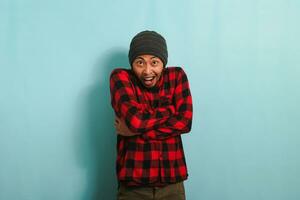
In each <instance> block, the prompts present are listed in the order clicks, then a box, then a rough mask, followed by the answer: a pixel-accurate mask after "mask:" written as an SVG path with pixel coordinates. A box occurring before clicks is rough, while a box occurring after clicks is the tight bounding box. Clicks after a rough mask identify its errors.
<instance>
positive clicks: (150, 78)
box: [144, 77, 154, 81]
mask: <svg viewBox="0 0 300 200" xmlns="http://www.w3.org/2000/svg"><path fill="white" fill-rule="evenodd" d="M153 78H154V77H149V78H144V79H145V80H146V81H151V80H152V79H153Z"/></svg>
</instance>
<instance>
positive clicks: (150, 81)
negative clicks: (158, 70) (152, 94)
mask: <svg viewBox="0 0 300 200" xmlns="http://www.w3.org/2000/svg"><path fill="white" fill-rule="evenodd" d="M154 81H155V76H151V77H144V78H143V83H144V85H145V86H152V85H153V84H154Z"/></svg>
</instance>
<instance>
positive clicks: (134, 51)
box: [128, 30, 168, 67]
mask: <svg viewBox="0 0 300 200" xmlns="http://www.w3.org/2000/svg"><path fill="white" fill-rule="evenodd" d="M143 54H150V55H154V56H157V57H158V58H160V59H161V60H162V62H163V64H164V67H165V66H166V64H167V62H168V50H167V43H166V40H165V39H164V38H163V36H161V35H160V34H159V33H157V32H155V31H148V30H146V31H142V32H140V33H138V34H137V35H135V36H134V37H133V38H132V40H131V43H130V49H129V53H128V58H129V62H130V65H131V66H132V63H133V61H134V59H135V58H136V57H138V56H140V55H143Z"/></svg>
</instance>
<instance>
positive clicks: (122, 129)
mask: <svg viewBox="0 0 300 200" xmlns="http://www.w3.org/2000/svg"><path fill="white" fill-rule="evenodd" d="M115 128H116V131H117V134H119V135H122V136H134V135H138V134H136V133H133V132H132V131H131V130H129V128H128V127H127V125H126V123H125V121H124V120H123V119H120V118H118V117H117V116H116V118H115Z"/></svg>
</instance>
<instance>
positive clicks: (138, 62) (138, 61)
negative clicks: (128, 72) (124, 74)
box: [135, 60, 144, 65]
mask: <svg viewBox="0 0 300 200" xmlns="http://www.w3.org/2000/svg"><path fill="white" fill-rule="evenodd" d="M135 63H136V64H137V65H143V64H144V63H143V61H142V60H137V61H135Z"/></svg>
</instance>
